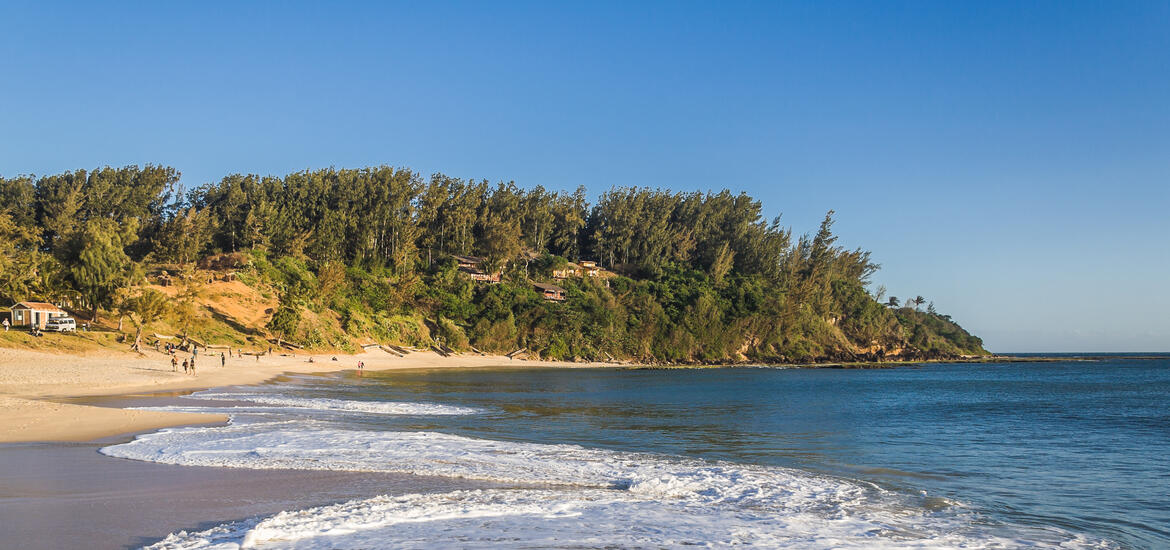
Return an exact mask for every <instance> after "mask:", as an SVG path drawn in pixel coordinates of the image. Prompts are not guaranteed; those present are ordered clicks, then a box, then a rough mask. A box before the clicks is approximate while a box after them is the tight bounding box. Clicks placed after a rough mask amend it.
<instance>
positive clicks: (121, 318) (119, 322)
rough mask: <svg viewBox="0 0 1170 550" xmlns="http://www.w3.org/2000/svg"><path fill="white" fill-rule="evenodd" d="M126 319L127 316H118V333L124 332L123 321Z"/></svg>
mask: <svg viewBox="0 0 1170 550" xmlns="http://www.w3.org/2000/svg"><path fill="white" fill-rule="evenodd" d="M124 319H126V316H124V315H119V316H118V332H122V321H123V320H124Z"/></svg>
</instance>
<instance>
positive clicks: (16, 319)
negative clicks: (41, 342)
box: [8, 302, 69, 329]
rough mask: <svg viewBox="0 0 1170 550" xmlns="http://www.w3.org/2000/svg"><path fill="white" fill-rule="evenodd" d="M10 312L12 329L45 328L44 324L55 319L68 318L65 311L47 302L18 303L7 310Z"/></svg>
mask: <svg viewBox="0 0 1170 550" xmlns="http://www.w3.org/2000/svg"><path fill="white" fill-rule="evenodd" d="M8 309H10V310H11V311H12V320H11V321H9V322H10V323H12V326H14V327H33V326H36V327H39V328H42V329H43V328H45V322H46V321H48V320H49V319H52V318H56V317H68V316H69V314H68V313H66V312H65V310H63V309H61V308H59V307H57V306H55V305H53V304H50V303H47V302H20V303H19V304H15V305H13V306H12V307H10V308H8Z"/></svg>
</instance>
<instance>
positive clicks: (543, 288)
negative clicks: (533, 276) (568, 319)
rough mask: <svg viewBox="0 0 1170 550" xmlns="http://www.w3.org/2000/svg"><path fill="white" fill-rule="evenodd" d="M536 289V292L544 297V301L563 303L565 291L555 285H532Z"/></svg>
mask: <svg viewBox="0 0 1170 550" xmlns="http://www.w3.org/2000/svg"><path fill="white" fill-rule="evenodd" d="M532 286H534V287H536V291H537V292H539V293H540V294H541V296H544V299H545V300H552V301H554V302H563V301H565V289H563V288H561V287H559V286H557V285H549V284H545V283H532Z"/></svg>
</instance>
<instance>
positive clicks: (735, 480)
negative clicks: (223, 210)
mask: <svg viewBox="0 0 1170 550" xmlns="http://www.w3.org/2000/svg"><path fill="white" fill-rule="evenodd" d="M1168 397H1170V357H1163V358H1160V359H1156V360H1132V359H1127V358H1124V357H1111V358H1107V359H1105V360H1100V361H1076V360H1069V361H1062V362H1055V363H1016V364H978V365H974V364H958V365H930V366H923V367H904V368H893V369H882V370H839V369H771V368H722V369H697V370H618V369H564V370H560V369H541V370H534V369H507V368H500V369H483V370H431V371H398V372H381V373H366V375H365V377H363V378H358V377H356V376H354V375H352V374H347V375H345V376H343V377H341V378H340V379H338V378H336V377H333V378H329V377H326V378H317V377H301V378H295V379H292V380H286V381H282V382H280V383H277V384H270V385H265V386H260V387H251V388H242V389H237V390H230V391H220V392H204V393H203V394H197V395H196V396H193V398H194V399H191V401H192V402H197V403H198V406H200V407H220V408H222V410H224V411H226V412H231V413H232V414H233V421H232V425H231V426H227V427H223V428H182V429H176V430H167V431H164V432H162V433H160V434H155V435H151V436H143V437H141V438H139V440H136V441H135V442H132V443H130V444H125V445H120V446H115V447H112V448H107V449H105V450H103V452H106V453H107V454H111V455H113V456H123V457H127V458H138V459H143V460H154V461H160V462H172V463H179V464H199V465H205V466H229V467H248V468H289V467H292V468H313V469H347V470H359V471H361V470H370V471H400V472H407V473H418V474H426V475H441V476H450V477H455V478H459V477H465V478H473V479H485V480H494V481H496V482H499V483H501V484H502V485H501V487H500V490H498V491H486V492H484V491H473V492H458V491H456V492H454V493H447V494H441V495H416V496H411V497H403V498H398V499H392V500H386V499H378V498H372V499H370V500H368V501H361V502H354V503H346V504H344V505H339V506H337V507H334V508H326V509H314V510H307V511H297V512H296V513H295V514H292V515H280V516H274V517H272V518H266V519H257V520H249V521H242V522H240V523H238V524H232V525H226V526H221V527H220V528H217V529H218V530H211V531H207V532H202V533H197V534H191V535H187V534H184V537H185V538H184V537H179V538H177V539H176V540H173V541H171V543H172V544H171V545H170V546H168V545H167V544H162V545H160V546H159V548H170V547H175V548H177V547H192V548H196V547H212V546H215V545H216V544H221V543H224V542H225V541H227V542H229V543H234V542H239V541H243V540H252V541H255V540H256V537H262V536H268V535H265V534H272V533H277V534H278V535H271V536H272V537H274V539H273V540H274V541H275V542H272V544H271V546H265V545H263V544H258V546H257V547H264V548H267V547H273V548H283V547H293V546H295V547H297V548H315V547H321V548H329V547H333V546H335V545H340V546H353V547H370V546H374V547H379V546H394V547H402V548H426V547H435V545H439V546H442V545H445V544H446V545H451V546H457V547H468V548H479V547H482V548H497V547H564V546H572V547H582V548H604V547H621V548H628V547H649V548H658V547H670V548H676V547H677V548H681V547H689V546H692V545H694V544H699V545H707V546H715V547H723V546H729V545H749V546H756V547H767V548H775V547H793V548H811V547H824V548H839V547H858V548H870V547H891V548H901V547H907V546H919V547H930V548H950V547H1021V546H1038V547H1057V546H1060V547H1117V546H1120V547H1127V548H1165V547H1170V460H1168V459H1167V457H1168V456H1170V399H1168ZM631 518H636V520H635V519H631ZM338 526H343V527H345V529H348V531H346V532H347V533H350V534H348V535H345V537H348V538H345V537H342V538H338V536H337V535H336V532H337V531H339V528H338ZM306 533H307V534H306ZM289 540H292V541H294V542H295V544H294V543H288V545H287V546H282V544H285V542H287V541H289ZM233 541H234V542H233ZM282 541H283V542H282ZM296 541H299V542H296ZM502 541H509V542H502Z"/></svg>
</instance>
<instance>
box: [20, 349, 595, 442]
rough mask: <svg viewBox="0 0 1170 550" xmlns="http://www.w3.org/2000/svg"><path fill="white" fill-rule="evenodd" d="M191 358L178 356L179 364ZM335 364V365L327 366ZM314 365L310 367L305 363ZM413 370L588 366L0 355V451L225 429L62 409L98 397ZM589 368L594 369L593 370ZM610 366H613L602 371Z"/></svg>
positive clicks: (174, 418)
mask: <svg viewBox="0 0 1170 550" xmlns="http://www.w3.org/2000/svg"><path fill="white" fill-rule="evenodd" d="M187 357H190V354H180V356H179V360H180V361H182V359H184V358H187ZM334 357H336V359H337V360H336V361H334V360H333V358H334ZM310 358H312V359H313V362H311V363H310V362H309V359H310ZM359 361H362V362H364V363H365V369H366V370H369V371H375V370H388V369H417V368H474V367H489V366H500V365H524V366H533V367H535V366H547V367H558V366H559V367H584V366H590V364H588V363H584V364H583V363H556V362H537V361H522V360H513V359H509V358H507V357H503V356H495V355H472V354H466V355H458V356H451V357H441V356H439V355H437V354H435V353H433V352H416V353H410V354H408V355H406V356H405V357H398V356H396V355H391V354H389V353H386V352H383V351H380V350H376V351H371V352H366V353H361V354H355V355H344V354H338V355H332V354H284V355H281V354H273V355H265V356H261V357H260V358H259V359H257V358H256V357H254V356H244V357H230V358H226V365H224V366H222V367H221V366H220V357H219V353H218V352H214V351H213V352H200V354H199V356H198V359H197V361H196V365H197V369H196V374H195V375H194V376H192V375H189V374H184V373H183V372H182V369H181V368H180V369H178V372H175V371H174V370H172V368H171V364H170V359H169V356H168V355H165V354H163V353H158V352H155V351H147V352H145V354H144V355H139V354H136V353H129V352H127V353H120V352H114V351H105V352H98V353H90V354H86V355H84V356H78V355H70V354H58V353H46V352H39V351H30V350H16V349H0V443H15V442H34V441H42V442H43V441H90V440H93V439H98V438H103V437H110V436H114V435H118V434H126V433H133V432H142V431H147V430H154V429H158V428H163V427H168V426H180V425H187V424H208V423H218V422H226V421H227V418H226V417H225V416H223V415H216V414H187V413H175V412H154V411H140V410H126V409H119V408H112V407H98V406H91V405H82V404H75V403H68V402H64V401H68V400H76V398H79V397H98V396H112V395H126V394H138V393H154V392H162V391H182V390H199V389H207V388H213V387H219V386H232V385H241V384H256V383H260V382H263V381H265V380H269V379H271V378H273V377H276V376H279V375H281V374H284V373H312V372H332V371H341V370H353V369H356V368H357V365H358V362H359ZM594 366H600V364H598V365H594ZM604 366H612V365H604Z"/></svg>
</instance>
